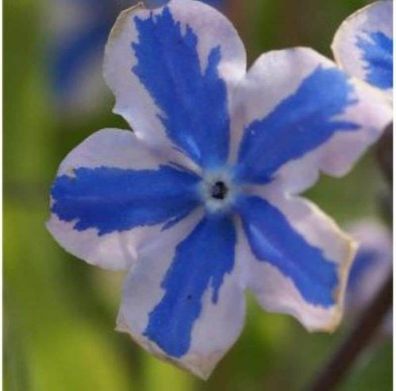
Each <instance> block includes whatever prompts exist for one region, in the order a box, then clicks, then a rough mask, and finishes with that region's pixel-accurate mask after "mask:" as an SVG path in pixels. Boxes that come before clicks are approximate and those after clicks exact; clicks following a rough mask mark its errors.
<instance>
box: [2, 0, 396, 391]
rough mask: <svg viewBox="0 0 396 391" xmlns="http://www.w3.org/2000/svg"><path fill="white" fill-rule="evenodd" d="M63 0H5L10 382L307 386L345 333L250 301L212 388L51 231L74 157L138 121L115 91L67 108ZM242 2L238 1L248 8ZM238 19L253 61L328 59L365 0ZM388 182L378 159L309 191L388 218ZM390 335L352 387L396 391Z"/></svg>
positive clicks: (343, 216) (250, 5)
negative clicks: (50, 65)
mask: <svg viewBox="0 0 396 391" xmlns="http://www.w3.org/2000/svg"><path fill="white" fill-rule="evenodd" d="M51 1H52V0H47V1H45V0H18V1H15V0H5V1H4V54H5V55H4V87H5V89H4V101H5V108H4V201H5V202H4V218H5V225H4V289H5V290H4V309H5V316H4V348H5V349H4V379H3V381H4V387H5V389H6V390H9V391H13V390H17V391H22V390H23V391H49V390H51V391H63V390H64V391H71V390H76V391H79V390H98V391H102V390H103V391H124V390H125V391H126V390H128V391H129V390H147V391H157V390H158V391H160V390H168V389H171V390H172V391H178V390H183V391H184V390H186V391H189V390H231V391H233V390H235V391H236V390H241V391H242V390H248V391H250V390H252V391H255V390H270V391H272V390H274V391H278V390H280V391H283V390H287V391H289V390H291V391H293V390H301V389H304V385H305V384H307V383H309V381H310V379H311V378H312V377H313V376H314V374H315V371H317V370H318V368H319V367H320V366H321V365H322V363H323V361H324V360H325V359H326V357H328V355H329V353H330V352H331V351H333V349H334V348H335V347H336V346H337V344H338V343H339V341H340V340H342V338H343V336H344V334H345V332H346V331H347V330H348V326H349V325H348V323H346V322H344V324H343V325H342V326H341V327H340V329H339V330H338V331H337V332H336V333H335V334H334V335H331V336H330V335H326V334H309V333H308V332H306V331H305V330H304V329H303V328H302V327H301V326H300V325H299V324H298V323H297V322H296V321H295V320H294V319H292V318H290V317H287V316H283V315H275V314H269V313H265V312H264V311H262V310H261V309H260V308H259V307H258V305H257V304H256V303H255V302H254V300H253V299H252V298H250V297H249V310H248V315H247V320H246V327H245V329H244V331H243V334H242V336H241V338H240V339H239V341H238V342H237V343H236V345H235V346H234V347H233V348H232V350H231V351H230V352H229V353H228V354H227V356H226V357H225V359H223V361H222V362H221V363H220V364H219V366H218V368H217V369H216V370H215V372H214V374H213V375H212V377H211V378H210V380H209V381H207V382H202V381H200V380H197V379H195V378H194V377H192V376H191V375H189V374H187V373H184V372H182V371H180V370H179V369H176V368H174V367H172V366H171V365H169V364H165V363H162V362H160V361H159V360H157V359H155V358H153V357H151V356H150V355H149V354H147V353H146V352H144V351H143V350H141V349H140V348H138V347H137V345H135V344H134V343H133V342H132V340H130V338H129V337H128V336H127V335H125V334H119V333H117V332H115V331H114V325H115V318H116V314H117V310H118V304H119V301H120V291H121V286H122V277H123V276H122V275H121V274H117V273H111V272H106V271H102V270H99V269H97V268H94V267H91V266H89V265H87V264H85V263H83V262H81V261H78V260H76V259H75V258H73V257H72V256H70V255H68V254H67V253H66V252H65V251H63V250H62V249H61V248H60V247H59V246H58V245H57V244H56V242H55V241H54V240H53V239H52V238H51V237H50V235H49V234H48V232H47V231H46V229H45V226H44V224H45V221H46V219H47V217H48V190H49V187H50V184H51V181H52V179H53V177H54V175H55V172H56V170H57V167H58V165H59V163H60V161H61V160H62V159H63V157H64V156H65V154H66V153H67V152H68V151H70V150H71V149H72V148H73V147H74V146H76V145H77V144H78V143H79V142H80V141H82V140H83V139H84V138H85V137H86V136H88V135H89V134H91V133H92V132H93V131H95V130H97V129H100V128H104V127H117V126H121V127H124V128H125V127H126V125H125V123H123V121H122V119H120V118H118V117H116V116H114V115H112V114H111V108H112V98H111V96H110V94H109V96H108V99H107V104H106V105H104V107H103V109H101V110H100V111H99V113H96V114H95V115H87V116H80V117H78V118H77V119H76V118H74V117H67V116H60V115H58V114H57V112H56V111H55V110H54V105H53V101H52V98H51V94H50V92H49V91H50V87H49V80H48V72H47V70H46V67H45V61H44V57H45V56H44V53H45V45H46V44H47V43H48V40H49V36H48V31H47V30H46V27H47V26H46V23H47V21H46V18H45V15H46V8H47V7H48V5H49V3H50V2H51ZM238 1H240V0H237V2H238ZM241 3H242V5H239V6H238V9H239V11H236V12H235V10H234V12H233V13H232V14H231V18H232V19H233V21H234V23H235V24H236V26H237V28H238V29H239V30H240V32H241V35H242V37H243V39H244V41H245V42H246V44H247V47H248V50H249V55H250V59H254V58H255V57H256V56H257V55H258V54H260V53H261V52H264V51H268V50H271V49H279V48H284V47H289V46H295V45H305V46H312V47H314V48H316V49H317V50H318V51H320V52H322V53H324V54H326V55H329V56H330V51H329V45H330V42H331V39H332V36H333V34H334V32H335V30H336V29H337V27H338V26H339V24H340V22H341V21H342V20H343V19H344V18H345V17H346V16H348V15H349V14H351V13H352V12H353V11H355V10H357V9H358V8H360V7H361V6H362V5H364V4H365V2H364V1H361V0H328V1H320V2H319V1H317V0H300V1H296V0H277V1H274V0H249V1H244V2H242V1H241ZM383 188H384V183H383V181H382V178H381V175H380V173H379V172H378V170H377V167H376V164H375V161H374V159H373V157H372V156H371V155H370V154H369V155H367V156H366V157H365V158H364V159H363V160H362V161H361V162H360V163H359V164H358V165H357V166H356V168H355V170H354V171H353V172H352V173H351V174H350V175H348V176H347V177H345V178H343V179H341V180H336V179H331V178H326V177H323V178H322V179H321V180H320V182H319V184H317V185H316V187H315V188H314V189H312V190H311V191H310V192H309V196H310V197H311V199H313V200H314V201H316V202H317V203H318V204H319V205H320V206H321V207H322V208H323V209H324V210H325V211H326V212H327V213H329V214H331V215H332V216H333V217H334V218H335V219H336V220H337V222H338V223H339V224H341V225H342V224H345V223H347V222H349V221H351V220H353V219H358V218H360V217H363V216H367V215H374V214H377V213H378V207H377V197H378V194H379V193H380V192H381V191H383ZM391 382H392V347H391V341H390V339H389V340H385V341H381V342H377V343H376V344H375V345H374V346H373V347H371V348H370V349H367V350H366V352H365V354H364V355H362V357H360V359H359V360H358V362H357V363H356V365H355V366H354V368H353V371H352V373H351V374H350V376H348V378H347V379H346V381H345V382H344V384H343V386H342V387H341V388H340V389H341V390H344V391H346V390H359V391H364V390H375V391H382V390H384V391H385V390H390V389H391V387H392V386H391V384H392V383H391Z"/></svg>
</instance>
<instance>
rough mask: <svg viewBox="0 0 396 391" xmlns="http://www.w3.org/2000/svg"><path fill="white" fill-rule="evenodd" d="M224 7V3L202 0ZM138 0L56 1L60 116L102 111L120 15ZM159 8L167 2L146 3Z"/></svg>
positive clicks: (52, 61) (53, 61)
mask: <svg viewBox="0 0 396 391" xmlns="http://www.w3.org/2000/svg"><path fill="white" fill-rule="evenodd" d="M202 1H204V2H206V3H208V4H211V5H213V6H216V7H219V8H221V7H223V6H224V1H222V0H202ZM137 2H138V1H137V0H52V1H51V4H50V7H49V8H50V17H49V19H50V21H51V22H50V32H51V38H52V39H51V41H52V43H51V46H50V49H49V53H48V59H49V65H50V66H49V71H50V79H51V80H50V82H51V87H52V90H53V92H54V97H55V98H56V99H54V103H55V104H56V106H57V108H58V109H59V111H60V112H64V113H67V114H68V115H70V114H72V115H73V114H74V115H75V114H76V113H86V112H91V111H94V110H95V109H97V108H99V107H102V103H103V102H104V99H103V98H104V96H105V93H104V92H105V85H104V83H103V79H102V76H101V75H102V71H101V69H102V65H101V64H102V58H103V52H104V47H105V44H106V41H107V37H108V35H109V33H110V30H111V27H112V26H113V24H114V22H115V20H116V18H117V16H118V14H119V13H120V12H121V11H122V10H124V9H126V8H128V7H130V6H131V5H133V4H136V3H137ZM143 2H144V3H145V4H146V6H148V7H158V6H161V5H163V4H164V3H166V2H167V0H145V1H143Z"/></svg>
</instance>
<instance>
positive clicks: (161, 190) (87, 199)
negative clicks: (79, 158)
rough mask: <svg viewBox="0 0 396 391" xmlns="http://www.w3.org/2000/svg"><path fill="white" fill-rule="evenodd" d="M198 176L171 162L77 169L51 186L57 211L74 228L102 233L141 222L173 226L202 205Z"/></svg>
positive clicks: (140, 223) (136, 225)
mask: <svg viewBox="0 0 396 391" xmlns="http://www.w3.org/2000/svg"><path fill="white" fill-rule="evenodd" d="M198 181H199V178H198V177H197V176H195V175H193V174H191V173H189V172H185V171H181V170H177V169H175V168H173V167H170V166H160V167H159V169H158V170H140V171H139V170H127V169H120V168H109V167H99V168H94V169H90V168H78V169H76V170H75V171H74V176H73V177H71V176H67V175H63V176H60V177H58V178H57V179H56V180H55V183H54V185H53V187H52V193H51V195H52V198H53V206H52V212H53V213H55V214H56V215H57V216H58V217H59V219H60V220H63V221H67V222H70V221H76V222H75V225H74V228H75V229H76V230H78V231H84V230H86V229H89V228H96V229H98V232H99V235H104V234H107V233H111V232H114V231H125V230H129V229H132V228H134V227H138V226H147V225H155V224H160V223H164V224H165V225H168V226H169V225H170V224H171V222H173V223H174V222H175V221H177V220H179V219H180V218H182V217H184V216H185V215H187V214H188V213H189V212H191V211H192V210H193V209H194V208H195V207H196V206H197V205H198V203H199V199H198V195H197V183H198Z"/></svg>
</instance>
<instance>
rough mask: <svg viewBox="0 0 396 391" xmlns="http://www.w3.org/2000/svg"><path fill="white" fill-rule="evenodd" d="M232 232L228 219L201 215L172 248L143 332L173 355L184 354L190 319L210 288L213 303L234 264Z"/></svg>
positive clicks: (188, 345) (188, 338)
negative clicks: (158, 296)
mask: <svg viewBox="0 0 396 391" xmlns="http://www.w3.org/2000/svg"><path fill="white" fill-rule="evenodd" d="M235 243H236V233H235V228H234V225H233V222H232V220H231V219H230V218H229V217H226V216H223V215H221V216H220V215H215V216H212V217H205V218H204V219H203V220H201V222H200V223H199V224H198V225H197V227H196V228H195V229H194V231H193V232H192V233H191V234H190V235H189V236H188V237H187V238H186V239H185V240H183V241H182V242H181V243H180V244H179V245H178V246H177V248H176V252H175V257H174V259H173V262H172V265H171V266H170V268H169V270H168V272H167V274H166V276H165V279H164V280H163V282H162V285H161V286H162V288H163V289H164V290H165V294H164V296H163V298H162V299H161V301H160V302H159V304H158V305H157V306H156V307H155V308H154V310H153V311H152V312H151V313H150V315H149V323H148V325H147V328H146V330H145V332H144V335H146V336H147V337H148V338H149V339H150V340H152V341H154V342H155V343H156V344H157V345H158V346H159V347H161V349H162V350H164V351H165V352H166V353H167V354H168V355H170V356H173V357H181V356H183V355H184V354H186V353H187V352H188V350H189V348H190V344H191V332H192V328H193V325H194V322H195V321H196V320H197V319H198V318H199V316H200V314H201V311H202V298H203V295H204V293H205V291H206V290H207V289H208V288H211V289H213V291H212V297H211V300H212V302H213V303H217V300H218V295H219V290H220V288H221V285H222V283H223V279H224V276H225V274H227V273H230V272H231V271H232V269H233V267H234V251H235Z"/></svg>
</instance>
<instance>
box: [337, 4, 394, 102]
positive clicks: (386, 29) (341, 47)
mask: <svg viewBox="0 0 396 391" xmlns="http://www.w3.org/2000/svg"><path fill="white" fill-rule="evenodd" d="M370 32H382V33H383V34H385V35H386V36H387V37H392V38H393V1H391V0H385V1H376V2H374V3H372V4H370V5H368V6H366V7H364V8H362V9H360V10H358V11H357V12H355V13H353V14H352V15H350V16H349V17H348V18H347V19H345V20H344V22H343V23H342V24H341V26H340V27H339V29H338V30H337V32H336V34H335V36H334V39H333V42H332V44H331V48H332V50H333V54H334V57H335V60H336V62H337V63H338V64H339V65H340V66H341V67H342V68H343V69H345V71H346V72H348V73H349V74H350V75H352V76H355V77H357V78H359V79H361V80H365V77H366V73H367V71H366V70H365V65H366V64H365V62H364V61H363V60H362V52H361V50H360V49H359V47H357V45H356V41H357V39H358V37H359V36H361V35H362V34H364V33H370ZM388 94H389V97H390V98H392V91H391V90H390V91H389V92H388Z"/></svg>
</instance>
